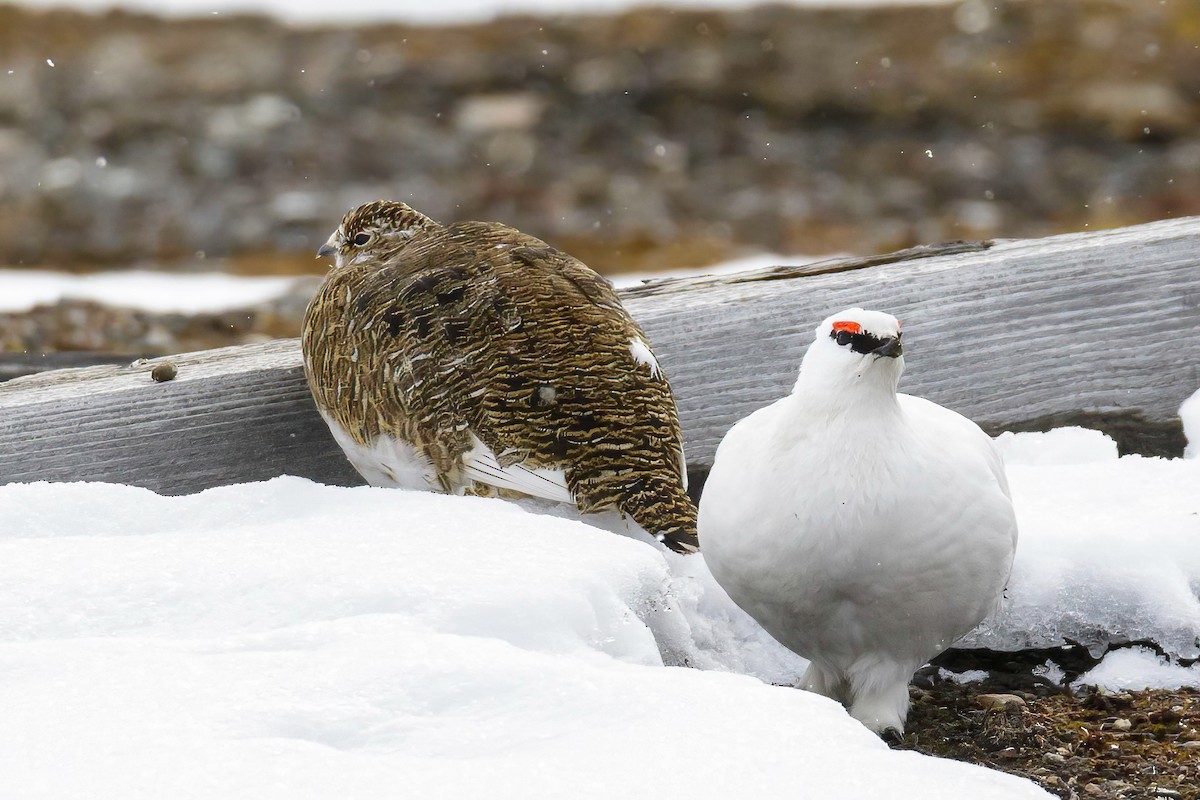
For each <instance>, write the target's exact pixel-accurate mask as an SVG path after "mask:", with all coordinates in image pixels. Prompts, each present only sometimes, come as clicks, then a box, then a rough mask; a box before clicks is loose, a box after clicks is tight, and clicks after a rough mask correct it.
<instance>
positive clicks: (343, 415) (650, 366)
mask: <svg viewBox="0 0 1200 800" xmlns="http://www.w3.org/2000/svg"><path fill="white" fill-rule="evenodd" d="M318 255H319V256H333V257H334V259H335V262H336V263H335V265H334V267H333V268H332V270H331V271H330V273H329V275H328V276H327V277H326V279H325V281H324V282H323V284H322V285H321V287H320V289H319V290H318V291H317V294H316V296H315V297H314V298H313V299H312V302H311V303H310V304H309V306H308V310H307V312H306V314H305V318H304V331H303V335H302V340H301V341H302V348H303V353H304V367H305V374H306V375H307V377H308V383H309V386H310V388H311V389H312V393H313V397H314V399H315V400H316V404H317V408H318V410H319V411H320V412H321V415H322V417H324V419H325V421H326V422H327V423H328V425H329V428H330V430H331V431H332V432H333V435H334V438H335V439H336V440H337V442H338V444H339V445H340V446H341V447H342V449H343V451H344V452H345V453H346V455H347V456H348V457H349V459H350V461H351V463H352V464H353V465H354V467H355V468H356V469H357V470H358V471H359V473H361V474H362V476H363V477H364V478H366V479H367V481H368V482H369V483H371V484H374V485H379V486H403V487H407V488H416V489H426V490H432V491H440V492H451V493H460V494H462V493H469V494H485V495H486V494H499V495H502V496H512V495H516V496H529V497H536V498H543V499H544V500H550V501H555V502H557V503H564V504H571V505H574V506H575V507H576V508H577V509H578V510H579V511H580V512H582V513H591V512H599V511H605V510H615V511H618V512H620V514H621V515H623V516H624V515H628V516H629V517H632V518H633V520H634V521H635V522H636V523H637V524H638V525H639V526H640V527H641V528H643V529H644V530H645V531H646V532H648V533H649V534H651V535H652V536H654V537H655V538H656V539H658V540H659V541H661V542H663V543H664V544H665V545H667V546H668V547H670V548H671V549H673V550H676V551H680V552H692V551H694V550H695V549H696V510H695V506H694V505H693V504H692V501H691V500H690V499H689V498H688V496H687V492H686V485H687V472H686V467H685V464H684V458H683V437H682V434H681V432H680V428H679V421H678V418H677V414H676V408H675V400H674V398H673V396H672V395H671V390H670V387H669V386H668V384H667V378H666V375H665V374H664V373H663V371H662V369H661V367H660V366H659V364H658V361H657V360H656V359H655V357H654V354H653V353H652V352H651V350H650V346H649V344H648V343H647V341H646V337H645V334H644V333H643V332H642V330H641V328H639V327H638V325H637V323H636V322H634V320H633V318H632V317H630V316H629V314H628V312H626V311H625V309H624V308H623V307H622V306H621V303H620V301H619V300H618V298H617V295H616V293H615V292H614V291H613V289H612V286H611V285H610V284H609V283H608V282H607V281H606V280H604V279H603V278H601V277H600V276H599V275H597V274H596V273H595V272H593V271H592V270H591V269H589V268H588V267H586V266H585V265H584V264H582V263H581V262H579V261H577V260H576V259H574V258H572V257H571V256H569V255H567V254H566V253H563V252H561V251H559V250H556V249H554V248H553V247H551V246H549V245H548V244H546V243H545V242H543V241H541V240H539V239H535V238H534V237H532V236H527V235H526V234H524V233H521V232H520V231H518V230H515V229H513V228H510V227H507V226H505V225H500V224H496V223H486V222H462V223H458V224H454V225H449V226H443V225H440V224H438V223H436V222H434V221H433V220H432V219H430V218H429V217H427V216H425V215H424V214H421V213H420V212H418V211H415V210H413V209H412V208H410V207H409V206H407V205H405V204H404V203H397V202H389V201H382V202H375V203H368V204H366V205H363V206H360V207H359V208H357V209H354V210H352V211H350V212H349V213H348V214H346V216H345V218H343V220H342V223H341V225H340V226H339V227H338V228H337V230H335V231H334V233H333V235H332V236H330V238H329V241H328V242H326V243H325V244H324V245H323V246H322V247H321V249H320V251H319V253H318Z"/></svg>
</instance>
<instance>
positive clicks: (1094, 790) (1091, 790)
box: [1083, 783, 1104, 794]
mask: <svg viewBox="0 0 1200 800" xmlns="http://www.w3.org/2000/svg"><path fill="white" fill-rule="evenodd" d="M1083 793H1084V794H1103V793H1104V790H1103V789H1101V788H1100V787H1099V786H1097V785H1096V784H1094V783H1089V784H1088V785H1087V786H1084V787H1083Z"/></svg>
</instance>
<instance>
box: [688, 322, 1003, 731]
mask: <svg viewBox="0 0 1200 800" xmlns="http://www.w3.org/2000/svg"><path fill="white" fill-rule="evenodd" d="M900 340H901V335H900V323H899V322H898V321H897V320H896V318H895V317H893V316H891V315H890V314H884V313H881V312H878V311H865V310H863V309H861V308H851V309H847V310H846V311H843V312H841V313H840V314H835V315H833V316H831V317H829V318H828V319H826V320H825V321H824V322H822V323H821V325H820V326H819V327H818V328H817V331H816V340H815V341H814V342H813V343H812V345H811V346H810V347H809V348H808V351H807V353H805V356H804V361H803V363H802V365H801V367H800V377H799V379H798V380H797V381H796V386H795V388H794V389H793V390H792V393H791V394H790V395H788V396H787V397H785V398H783V399H782V400H779V401H777V402H775V403H773V404H772V405H769V406H767V407H766V408H762V409H759V410H758V411H756V412H754V413H753V414H751V415H750V416H748V417H746V418H745V419H743V420H742V421H741V422H739V423H737V424H736V425H734V426H733V428H732V429H731V430H730V431H729V433H727V434H726V435H725V438H724V440H723V441H722V442H721V445H720V447H718V448H717V454H716V457H715V460H714V462H713V468H712V472H711V473H709V476H708V481H707V483H705V486H704V496H703V497H702V498H701V500H700V536H701V537H702V539H703V541H704V558H705V561H706V562H707V564H708V566H709V567H710V568H711V569H712V574H713V576H714V577H715V578H716V579H717V582H718V583H720V584H721V586H722V587H723V588H724V589H725V591H726V592H728V593H729V596H730V597H731V598H733V600H734V602H736V603H737V604H738V605H739V606H741V607H742V608H743V609H744V610H745V611H746V612H747V613H748V614H750V616H752V617H754V618H755V619H756V620H758V622H759V624H761V625H762V626H763V628H765V629H766V631H767V632H768V633H770V634H771V635H772V636H774V637H775V638H776V639H778V640H779V641H780V642H781V643H783V644H784V645H786V646H787V647H789V648H791V649H792V650H794V651H795V652H797V653H799V654H800V655H802V656H804V657H805V658H807V659H809V660H810V661H811V662H812V663H811V665H810V666H809V668H808V671H807V672H806V673H805V674H804V677H803V678H802V680H801V685H802V686H803V687H804V688H806V689H809V690H811V691H815V692H819V693H820V694H823V695H826V696H828V697H832V698H835V699H837V700H840V701H841V702H843V703H844V704H845V705H846V706H847V707H848V708H849V711H850V715H851V716H853V717H854V718H855V719H858V720H859V721H861V722H862V723H863V724H864V725H866V726H867V727H869V728H871V729H872V730H874V731H876V732H879V733H882V732H885V731H888V730H896V731H902V730H903V729H904V721H905V718H906V717H907V715H908V702H909V701H908V683H909V680H910V679H911V678H912V675H913V672H914V671H915V670H916V669H917V668H918V667H920V666H921V665H922V664H924V663H925V662H926V661H928V660H929V659H930V658H932V657H933V656H935V655H937V654H938V653H940V652H941V651H942V650H944V649H946V648H947V647H949V646H950V645H952V644H953V643H954V642H955V640H957V639H958V638H959V637H961V636H963V635H965V634H966V633H967V632H968V631H970V630H971V629H972V628H974V627H975V626H976V625H978V624H979V622H980V621H981V620H983V619H984V617H986V616H987V615H988V614H989V613H991V611H992V610H993V609H995V608H996V607H997V604H998V603H999V602H1000V601H1001V597H1002V593H1003V590H1004V586H1005V582H1006V581H1007V580H1008V574H1009V568H1010V567H1011V566H1012V562H1013V553H1014V548H1015V547H1016V543H1017V521H1016V517H1015V515H1014V512H1013V505H1012V500H1011V499H1010V497H1009V491H1008V482H1007V479H1006V478H1005V474H1004V464H1003V462H1002V461H1001V459H1000V454H999V452H998V451H997V450H996V448H995V446H994V445H993V444H992V441H991V440H990V439H989V438H988V436H987V434H985V433H984V432H983V431H982V430H981V429H980V428H979V426H978V425H976V424H975V423H974V422H971V421H970V420H969V419H967V418H966V417H963V416H961V415H959V414H957V413H955V412H954V411H951V410H950V409H948V408H943V407H942V406H939V405H936V404H935V403H931V402H930V401H928V400H923V399H921V398H919V397H913V396H911V395H907V394H901V393H898V392H897V391H896V385H897V382H898V381H899V380H900V373H901V372H902V371H903V370H904V357H903V355H902V347H901V344H900Z"/></svg>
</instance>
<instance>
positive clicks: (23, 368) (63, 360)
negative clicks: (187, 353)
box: [0, 352, 134, 383]
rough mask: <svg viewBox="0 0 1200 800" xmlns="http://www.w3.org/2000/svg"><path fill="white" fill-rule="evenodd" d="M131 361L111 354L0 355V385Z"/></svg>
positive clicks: (127, 357) (125, 356) (130, 358)
mask: <svg viewBox="0 0 1200 800" xmlns="http://www.w3.org/2000/svg"><path fill="white" fill-rule="evenodd" d="M133 359H134V356H127V355H115V354H113V353H90V352H56V353H0V383H3V382H4V381H8V380H12V379H13V378H20V377H21V376H23V375H33V374H35V373H38V372H46V371H48V370H52V369H70V368H74V367H91V366H95V365H97V364H127V363H129V362H130V361H133Z"/></svg>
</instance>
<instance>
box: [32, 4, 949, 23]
mask: <svg viewBox="0 0 1200 800" xmlns="http://www.w3.org/2000/svg"><path fill="white" fill-rule="evenodd" d="M786 1H787V2H788V3H789V4H790V5H795V6H806V7H812V8H836V7H839V6H846V7H853V8H862V7H867V6H889V5H916V6H920V5H944V4H946V3H948V2H952V1H953V0H786ZM763 2H764V0H440V1H439V2H437V3H413V2H407V3H396V2H392V1H391V0H352V1H350V2H342V3H323V2H318V0H300V2H295V1H294V0H293V1H291V2H288V1H287V0H122V2H115V1H114V0H21V2H18V3H17V4H18V5H26V6H33V7H43V8H45V7H56V8H57V7H68V8H77V9H83V10H89V11H101V10H104V9H109V8H113V7H122V8H129V9H138V10H141V11H146V12H151V13H154V14H161V15H166V16H174V17H184V16H211V15H217V14H229V13H233V12H239V11H240V12H257V13H264V14H270V15H273V16H276V17H279V18H281V19H284V20H287V21H289V22H294V23H334V24H354V23H361V22H366V21H370V20H390V21H396V22H406V23H409V24H419V25H445V24H465V23H472V22H486V21H488V20H490V19H494V18H495V17H497V16H500V15H504V14H542V15H547V14H552V15H561V14H612V13H617V12H620V11H625V10H628V9H631V8H637V7H645V6H657V7H661V8H679V9H714V8H716V9H739V8H748V7H751V6H755V5H761V4H762V3H763Z"/></svg>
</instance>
